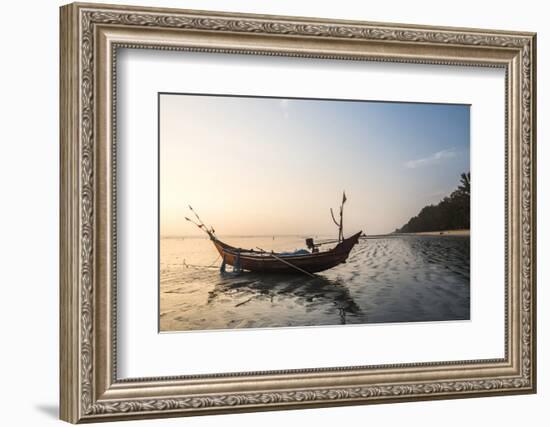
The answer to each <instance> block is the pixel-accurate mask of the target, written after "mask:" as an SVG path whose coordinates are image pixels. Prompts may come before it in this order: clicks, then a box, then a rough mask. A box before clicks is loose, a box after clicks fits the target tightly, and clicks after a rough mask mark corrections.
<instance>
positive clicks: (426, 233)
mask: <svg viewBox="0 0 550 427" xmlns="http://www.w3.org/2000/svg"><path fill="white" fill-rule="evenodd" d="M395 234H403V235H411V236H463V237H469V236H470V230H441V231H417V232H415V233H395Z"/></svg>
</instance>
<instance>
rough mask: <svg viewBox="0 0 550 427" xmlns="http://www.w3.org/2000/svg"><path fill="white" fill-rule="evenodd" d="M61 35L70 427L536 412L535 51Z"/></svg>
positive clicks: (238, 32)
mask: <svg viewBox="0 0 550 427" xmlns="http://www.w3.org/2000/svg"><path fill="white" fill-rule="evenodd" d="M60 22H61V49H60V52H61V84H60V90H61V94H60V100H61V102H60V105H61V107H60V108H61V111H60V134H61V165H62V172H61V238H60V242H61V245H60V251H61V283H60V298H61V301H60V307H61V313H60V325H61V331H60V337H61V340H60V341H61V344H60V345H61V348H60V372H61V378H60V385H61V402H60V407H61V411H60V413H61V418H62V419H63V420H65V421H69V422H72V423H78V422H93V421H112V420H122V419H130V418H154V417H169V416H186V415H200V414H216V413H228V412H243V411H259V410H262V411H263V410H276V409H279V410H280V409H297V408H308V407H319V406H331V405H352V404H353V405H355V404H369V403H383V402H400V401H410V400H430V399H443V398H462V397H479V396H488V395H497V394H520V393H534V392H535V391H536V331H535V327H536V318H535V315H536V310H535V308H536V304H535V303H536V299H535V297H536V287H535V278H536V254H535V248H536V242H535V237H536V218H535V214H536V173H535V154H536V152H535V148H536V147H535V131H536V126H535V124H536V116H535V105H536V102H535V93H536V91H535V82H536V76H535V71H536V62H535V60H536V45H535V40H536V37H535V34H533V33H519V32H510V31H496V30H479V29H462V28H461V29H459V28H438V27H423V26H412V25H402V24H381V23H369V22H353V21H331V20H322V19H313V18H296V17H281V16H263V15H243V14H230V13H217V12H203V11H189V10H175V9H158V8H142V7H127V6H110V5H93V4H71V5H67V6H63V7H62V8H61V20H60Z"/></svg>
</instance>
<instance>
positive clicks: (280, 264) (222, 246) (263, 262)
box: [185, 192, 362, 276]
mask: <svg viewBox="0 0 550 427" xmlns="http://www.w3.org/2000/svg"><path fill="white" fill-rule="evenodd" d="M346 200H347V198H346V193H345V192H344V193H343V196H342V204H341V205H340V221H337V220H336V218H335V216H334V212H333V211H332V209H330V214H331V216H332V220H333V221H334V223H335V224H336V226H337V227H338V240H334V241H331V242H322V243H317V244H316V243H315V242H314V241H313V239H312V238H308V239H306V245H307V247H308V248H309V249H310V250H311V252H309V251H307V250H305V249H302V250H300V251H297V252H293V253H277V252H267V251H264V250H262V249H261V248H257V249H258V250H256V249H243V248H236V247H233V246H231V245H228V244H227V243H224V242H222V241H221V240H220V239H218V237H217V236H216V232H215V231H214V228H213V227H209V226H207V225H206V224H205V223H204V222H202V220H201V219H200V217H199V216H198V215H197V213H196V212H195V211H194V210H193V208H192V207H191V206H189V209H190V210H191V212H193V214H194V215H195V217H196V219H197V221H193V220H192V219H190V218H187V217H185V219H186V220H187V221H189V222H192V223H193V224H195V225H196V226H197V227H198V228H200V229H201V230H202V231H204V232H205V233H206V234H208V236H209V237H210V240H212V243H214V246H215V247H216V250H217V251H218V253H219V254H220V257H221V258H222V265H221V268H220V271H221V272H225V271H226V270H225V267H226V265H231V266H233V271H235V272H241V271H243V270H246V271H252V272H256V273H294V274H296V273H297V272H301V273H304V274H308V275H310V276H313V273H317V272H319V271H324V270H328V269H329V268H333V267H335V266H337V265H338V264H342V263H344V262H346V260H347V258H348V256H349V253H350V252H351V250H352V249H353V247H354V246H355V245H356V244H357V242H358V241H359V237H360V236H361V233H362V232H361V231H360V232H358V233H355V234H354V235H353V236H351V237H348V238H344V229H343V222H344V221H343V216H344V204H345V203H346ZM327 243H337V244H336V246H334V247H333V248H332V249H329V250H325V251H319V247H321V246H322V245H324V244H327Z"/></svg>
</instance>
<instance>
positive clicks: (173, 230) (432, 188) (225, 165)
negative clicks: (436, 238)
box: [159, 94, 475, 237]
mask: <svg viewBox="0 0 550 427" xmlns="http://www.w3.org/2000/svg"><path fill="white" fill-rule="evenodd" d="M159 108H160V114H159V116H160V153H159V156H160V162H159V164H160V174H159V175H160V185H159V190H160V213H159V214H160V233H161V236H185V235H198V234H201V232H200V231H199V230H198V229H196V228H195V227H194V226H193V225H192V224H190V223H188V222H187V221H185V219H184V217H185V216H189V214H190V212H189V210H188V207H187V205H189V204H190V205H192V206H193V208H194V209H195V210H196V211H197V212H198V213H199V215H200V216H201V217H202V219H203V220H204V221H205V222H206V223H208V224H211V225H213V226H214V228H215V229H216V231H217V234H218V235H220V236H222V235H281V234H290V235H334V236H335V237H336V236H337V233H338V231H337V229H336V226H335V225H334V224H333V222H332V220H331V218H330V211H329V209H330V208H331V207H332V208H334V209H336V210H337V208H338V206H339V204H340V201H341V198H342V191H343V190H345V191H346V195H347V198H348V201H347V202H346V205H345V212H344V234H345V235H346V236H347V235H349V234H352V233H353V232H356V231H359V230H363V231H364V232H366V233H367V234H380V233H386V232H391V231H393V230H395V228H397V227H401V226H402V225H403V224H405V223H406V222H407V221H408V220H409V218H410V217H412V216H414V215H416V214H417V213H418V212H419V210H420V209H421V208H422V207H423V206H425V205H427V204H430V203H437V202H439V200H441V199H442V198H443V197H444V196H445V195H448V194H449V193H450V192H451V191H452V190H453V189H455V188H456V186H457V185H458V182H459V177H460V174H461V173H462V172H467V171H469V170H470V166H469V165H470V154H469V153H470V107H469V106H467V105H444V104H413V103H386V102H366V101H360V102H357V101H337V100H302V99H282V98H247V97H225V96H202V95H179V94H161V95H160V105H159ZM474 179H475V178H474Z"/></svg>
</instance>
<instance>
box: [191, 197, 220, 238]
mask: <svg viewBox="0 0 550 427" xmlns="http://www.w3.org/2000/svg"><path fill="white" fill-rule="evenodd" d="M188 206H189V210H190V211H191V212H193V214H194V215H195V217H196V218H197V221H198V224H197V223H196V222H195V221H193V220H192V219H189V218H187V217H185V219H186V220H187V221H189V222H192V223H193V224H195V225H196V226H197V227H198V228H200V229H201V230H202V231H204V232H205V233H206V234H208V236H209V237H210V238H211V239H213V240H214V238H215V237H216V231H215V230H214V227H210V229H209V228H208V226H207V225H206V224H205V223H204V222H202V219H200V217H199V215H198V214H197V213H196V212H195V210H194V209H193V207H192V206H191V205H188Z"/></svg>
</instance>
